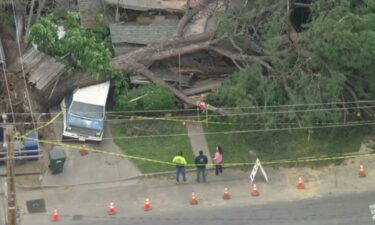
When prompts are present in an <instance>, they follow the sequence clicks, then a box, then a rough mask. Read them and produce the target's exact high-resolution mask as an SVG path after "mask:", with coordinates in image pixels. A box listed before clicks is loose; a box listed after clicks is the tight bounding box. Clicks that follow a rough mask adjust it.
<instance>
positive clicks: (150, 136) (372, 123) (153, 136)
mask: <svg viewBox="0 0 375 225" xmlns="http://www.w3.org/2000/svg"><path fill="white" fill-rule="evenodd" d="M369 125H375V121H372V122H370V123H350V124H340V125H325V126H315V127H314V126H306V127H287V128H267V129H248V130H229V131H216V132H199V133H192V134H187V133H180V134H157V135H139V136H118V137H110V138H106V137H103V140H114V139H140V138H160V137H181V136H195V135H218V134H243V133H258V132H276V131H291V130H310V129H325V128H338V127H356V126H369ZM45 140H50V141H53V140H56V139H45ZM64 141H69V140H64ZM71 141H75V140H71Z"/></svg>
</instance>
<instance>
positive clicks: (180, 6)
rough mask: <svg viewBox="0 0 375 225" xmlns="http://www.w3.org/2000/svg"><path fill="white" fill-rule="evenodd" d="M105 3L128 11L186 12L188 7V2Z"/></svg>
mask: <svg viewBox="0 0 375 225" xmlns="http://www.w3.org/2000/svg"><path fill="white" fill-rule="evenodd" d="M105 2H106V3H107V4H112V5H120V6H121V7H123V8H126V9H133V10H139V11H148V10H152V9H158V10H174V11H184V10H185V7H186V0H173V1H165V0H105Z"/></svg>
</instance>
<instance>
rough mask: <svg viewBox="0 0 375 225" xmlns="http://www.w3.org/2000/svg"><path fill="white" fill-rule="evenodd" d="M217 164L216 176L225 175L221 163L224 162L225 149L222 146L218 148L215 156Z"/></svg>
mask: <svg viewBox="0 0 375 225" xmlns="http://www.w3.org/2000/svg"><path fill="white" fill-rule="evenodd" d="M213 161H214V163H215V174H216V176H218V175H219V173H220V174H222V173H223V167H222V166H221V163H222V162H223V149H222V148H221V146H220V145H218V146H217V147H216V152H215V156H214V159H213Z"/></svg>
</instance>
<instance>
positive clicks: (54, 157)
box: [48, 149, 66, 174]
mask: <svg viewBox="0 0 375 225" xmlns="http://www.w3.org/2000/svg"><path fill="white" fill-rule="evenodd" d="M48 155H49V166H48V167H49V169H50V170H51V173H52V174H58V173H61V172H62V171H63V168H64V163H65V160H66V155H65V151H64V149H52V150H51V151H50V152H49V153H48Z"/></svg>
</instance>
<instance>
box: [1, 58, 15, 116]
mask: <svg viewBox="0 0 375 225" xmlns="http://www.w3.org/2000/svg"><path fill="white" fill-rule="evenodd" d="M2 67H3V74H4V80H5V86H6V88H7V92H8V98H9V105H10V110H11V111H12V119H13V120H12V121H13V122H15V121H16V119H15V116H14V110H13V103H12V99H11V97H10V90H9V83H8V78H7V73H6V70H5V66H4V63H3V64H2ZM4 113H5V114H7V113H6V112H4Z"/></svg>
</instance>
